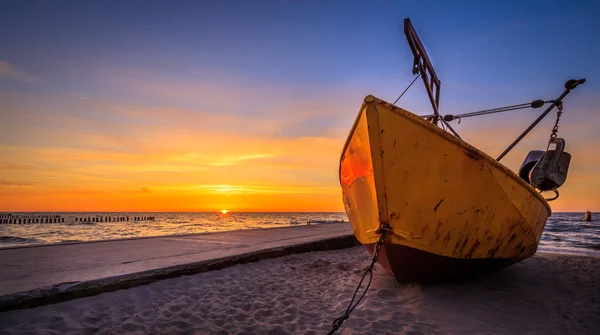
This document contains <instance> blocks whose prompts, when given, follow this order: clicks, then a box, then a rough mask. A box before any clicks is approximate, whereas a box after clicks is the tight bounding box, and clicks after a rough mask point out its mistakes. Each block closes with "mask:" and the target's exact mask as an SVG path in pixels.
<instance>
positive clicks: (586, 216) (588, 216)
mask: <svg viewBox="0 0 600 335" xmlns="http://www.w3.org/2000/svg"><path fill="white" fill-rule="evenodd" d="M583 219H584V220H585V221H587V222H591V221H592V213H591V212H590V211H587V212H585V215H584V216H583Z"/></svg>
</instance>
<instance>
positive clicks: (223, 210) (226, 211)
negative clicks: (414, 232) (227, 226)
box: [221, 209, 229, 214]
mask: <svg viewBox="0 0 600 335" xmlns="http://www.w3.org/2000/svg"><path fill="white" fill-rule="evenodd" d="M228 212H229V211H228V210H226V209H222V210H221V213H223V214H227V213H228Z"/></svg>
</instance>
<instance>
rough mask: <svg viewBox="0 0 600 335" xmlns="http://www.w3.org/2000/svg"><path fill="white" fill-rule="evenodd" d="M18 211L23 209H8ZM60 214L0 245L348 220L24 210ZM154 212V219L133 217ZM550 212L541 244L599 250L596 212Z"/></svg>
mask: <svg viewBox="0 0 600 335" xmlns="http://www.w3.org/2000/svg"><path fill="white" fill-rule="evenodd" d="M12 214H13V215H23V214H25V213H12ZM26 214H27V215H60V216H61V217H62V218H64V223H44V224H34V223H32V224H0V248H2V247H9V246H18V245H32V244H43V243H59V242H74V241H93V240H106V239H116V238H131V237H141V236H160V235H173V234H190V233H202V232H214V231H227V230H236V229H254V228H272V227H282V226H293V225H305V224H307V223H308V222H310V223H311V224H327V223H332V222H340V221H345V222H347V221H348V218H347V216H346V214H345V213H227V214H221V213H26ZM108 216H110V217H127V216H129V218H130V221H125V222H81V220H82V219H83V220H87V219H88V218H100V217H102V218H103V220H105V218H106V217H108ZM134 217H154V218H155V220H154V221H150V220H146V221H132V219H133V218H134ZM592 218H593V221H592V222H585V221H583V213H554V214H552V216H551V217H550V218H549V219H548V222H547V224H546V228H545V231H544V235H543V236H542V241H541V243H540V250H544V251H558V252H569V253H584V254H595V255H600V213H593V214H592Z"/></svg>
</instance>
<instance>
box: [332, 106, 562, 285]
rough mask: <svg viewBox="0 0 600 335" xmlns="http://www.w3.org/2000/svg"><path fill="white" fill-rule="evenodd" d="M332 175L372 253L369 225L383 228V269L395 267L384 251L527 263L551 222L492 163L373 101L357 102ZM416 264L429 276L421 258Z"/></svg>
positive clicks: (526, 188) (544, 208) (511, 176)
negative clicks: (388, 228) (385, 230)
mask: <svg viewBox="0 0 600 335" xmlns="http://www.w3.org/2000/svg"><path fill="white" fill-rule="evenodd" d="M339 175H340V185H341V186H342V196H343V202H344V206H345V210H346V213H347V215H348V218H349V220H350V224H351V226H352V230H353V232H354V235H355V236H356V238H357V239H358V240H359V241H360V242H361V243H362V244H364V245H369V244H372V243H375V242H376V241H377V239H378V235H377V234H376V233H375V232H376V230H377V228H378V227H379V225H380V224H382V223H389V224H390V226H391V228H392V232H391V233H390V234H389V237H388V238H387V240H386V244H387V245H388V246H389V247H388V249H389V250H388V252H386V255H387V256H386V261H384V262H387V259H390V260H393V259H397V258H398V257H400V256H397V255H395V254H393V253H391V252H392V251H390V250H398V252H402V254H403V255H412V256H414V257H417V256H418V254H419V253H415V252H408V251H406V250H415V251H419V252H423V253H425V254H430V255H435V256H439V257H442V259H446V260H474V261H473V262H467V263H469V264H480V265H481V264H502V265H503V266H507V265H510V264H512V263H514V262H516V261H519V260H522V259H525V258H528V257H531V256H532V255H534V254H535V252H536V251H537V246H538V243H539V241H540V239H541V235H542V233H543V230H544V226H545V223H546V220H547V219H548V217H549V216H550V214H551V210H550V207H549V205H548V203H547V202H546V201H545V200H544V199H543V197H542V196H541V195H540V194H539V193H538V192H536V191H535V190H534V189H533V188H532V187H531V186H530V185H528V184H527V183H526V182H525V181H523V180H522V179H521V178H519V176H518V175H516V174H515V173H514V172H513V171H511V170H509V169H508V168H506V167H505V166H504V165H502V164H500V163H499V162H497V161H496V160H495V159H493V158H491V157H490V156H488V155H487V154H485V153H483V152H481V151H479V150H478V149H477V148H475V147H473V146H471V145H469V144H468V143H466V142H464V141H460V140H458V139H457V138H456V137H454V136H452V135H450V134H448V133H446V132H445V131H443V130H442V129H440V128H439V127H437V126H435V125H432V124H430V123H428V122H426V121H424V120H423V119H421V118H420V117H418V116H416V115H415V114H413V113H410V112H408V111H406V110H403V109H401V108H398V107H396V106H393V105H391V104H389V103H386V102H384V101H382V100H380V99H377V98H375V97H373V96H367V97H366V98H365V101H364V103H363V105H362V107H361V109H360V111H359V114H358V116H357V118H356V121H355V123H354V125H353V127H352V129H351V131H350V134H349V136H348V139H347V141H346V144H345V146H344V149H343V151H342V156H341V158H340V171H339ZM396 246H398V247H396ZM400 247H402V248H400ZM398 248H399V249H398ZM406 248H408V249H406ZM403 250H404V251H403ZM406 257H407V256H402V257H401V258H402V259H403V261H402V262H400V263H398V262H395V261H390V264H391V268H392V269H393V266H394V264H408V263H407V260H406ZM419 257H420V259H425V260H427V261H429V260H431V262H433V263H432V264H430V265H429V264H424V265H423V266H431V271H436V270H435V264H437V263H436V262H435V261H434V260H433V259H432V258H431V257H424V258H423V257H421V256H419ZM448 263H451V262H448ZM398 266H400V265H398ZM484 267H486V266H484ZM412 268H413V267H411V266H406V267H404V266H403V269H404V270H407V269H408V270H410V269H412ZM490 268H499V267H498V266H497V265H496V266H490ZM465 271H466V270H465ZM403 272H404V271H403ZM402 276H403V278H410V274H406V273H405V274H403V275H402ZM417 277H419V276H415V278H417Z"/></svg>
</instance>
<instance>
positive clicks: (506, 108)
mask: <svg viewBox="0 0 600 335" xmlns="http://www.w3.org/2000/svg"><path fill="white" fill-rule="evenodd" d="M548 102H551V101H544V100H534V101H532V102H528V103H523V104H518V105H512V106H504V107H498V108H492V109H485V110H482V111H477V112H471V113H465V114H458V115H450V114H448V115H444V119H445V120H446V121H453V120H455V119H459V120H460V119H462V118H465V117H471V116H479V115H486V114H493V113H501V112H508V111H513V110H517V109H525V108H539V107H542V106H543V105H544V104H545V103H548ZM427 116H429V115H426V116H425V117H427Z"/></svg>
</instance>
